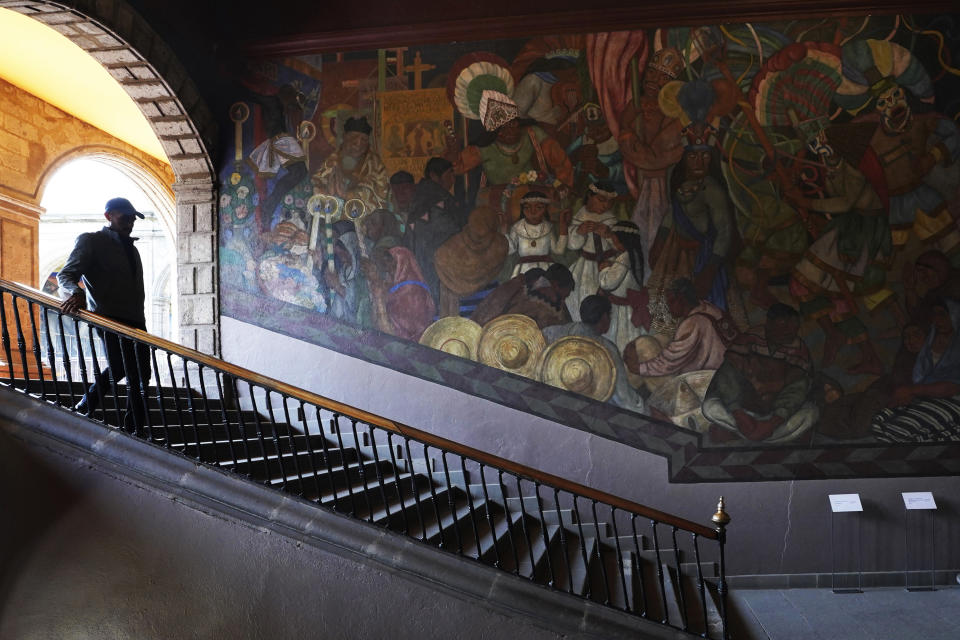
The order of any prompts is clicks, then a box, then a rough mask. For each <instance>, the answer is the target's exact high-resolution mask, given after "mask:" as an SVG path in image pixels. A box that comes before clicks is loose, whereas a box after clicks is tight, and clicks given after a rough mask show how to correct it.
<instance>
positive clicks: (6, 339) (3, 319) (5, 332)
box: [0, 291, 16, 388]
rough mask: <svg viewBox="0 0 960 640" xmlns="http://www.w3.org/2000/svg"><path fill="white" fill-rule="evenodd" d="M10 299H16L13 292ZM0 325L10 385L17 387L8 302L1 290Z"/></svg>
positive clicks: (0, 340)
mask: <svg viewBox="0 0 960 640" xmlns="http://www.w3.org/2000/svg"><path fill="white" fill-rule="evenodd" d="M10 299H11V300H14V297H13V294H12V293H11V294H10ZM14 304H16V302H14ZM0 325H3V327H2V329H0V342H3V353H4V355H5V356H6V358H7V369H8V370H9V372H10V386H11V387H14V388H16V385H14V384H13V357H12V356H11V355H10V330H9V327H8V326H7V303H6V300H5V299H4V292H3V291H0Z"/></svg>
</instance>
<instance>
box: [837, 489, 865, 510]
mask: <svg viewBox="0 0 960 640" xmlns="http://www.w3.org/2000/svg"><path fill="white" fill-rule="evenodd" d="M830 510H831V511H833V512H834V513H843V512H845V511H863V505H862V504H860V494H859V493H835V494H832V495H830Z"/></svg>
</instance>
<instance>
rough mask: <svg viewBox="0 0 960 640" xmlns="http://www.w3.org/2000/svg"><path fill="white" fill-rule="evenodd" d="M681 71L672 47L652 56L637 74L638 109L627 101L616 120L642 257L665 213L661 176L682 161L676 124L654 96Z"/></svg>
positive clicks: (664, 186)
mask: <svg viewBox="0 0 960 640" xmlns="http://www.w3.org/2000/svg"><path fill="white" fill-rule="evenodd" d="M684 66H685V64H684V60H683V55H682V54H681V53H680V52H679V51H678V50H676V49H674V48H672V47H665V48H663V49H660V50H659V51H657V52H655V53H654V54H653V56H651V58H650V61H649V62H648V63H647V68H646V69H645V70H644V73H643V80H642V82H641V88H642V92H641V94H640V102H639V104H634V103H633V102H632V101H631V102H630V103H629V104H628V105H627V108H626V109H624V111H623V114H622V115H621V117H620V135H619V139H618V142H619V145H620V151H621V153H622V154H623V158H624V160H625V161H626V162H629V163H630V164H632V165H633V166H634V167H636V169H637V183H638V184H637V204H636V207H635V208H634V211H633V221H634V222H635V223H636V224H637V226H638V227H639V228H640V237H641V238H643V250H644V253H645V254H646V255H647V256H648V257H649V256H650V248H651V245H652V244H653V241H654V239H655V238H656V236H657V231H658V230H659V229H660V224H661V222H662V221H663V219H664V216H666V215H667V212H668V211H669V210H670V197H669V195H668V192H667V173H668V172H669V170H670V167H672V166H673V165H675V164H676V163H677V162H679V161H680V158H681V157H682V156H683V145H682V143H681V140H680V130H681V129H682V126H681V124H680V121H679V120H678V119H677V118H673V117H669V116H666V115H664V113H663V111H662V110H661V109H660V104H659V100H658V96H659V94H660V89H662V88H663V86H664V85H666V84H667V83H668V82H670V81H671V80H676V79H677V78H678V77H679V76H680V73H681V72H682V71H683V69H684Z"/></svg>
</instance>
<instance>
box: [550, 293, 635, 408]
mask: <svg viewBox="0 0 960 640" xmlns="http://www.w3.org/2000/svg"><path fill="white" fill-rule="evenodd" d="M610 310H611V305H610V301H609V300H607V299H606V298H605V297H603V296H599V295H591V296H587V297H586V298H584V299H583V301H582V302H581V303H580V308H579V309H577V317H578V318H580V320H577V321H575V322H570V323H568V324H561V325H555V326H552V327H547V328H545V329H544V330H543V337H544V338H546V339H547V344H553V343H554V342H556V341H557V340H559V339H560V338H563V337H566V336H583V337H587V338H592V339H593V340H596V341H598V342H599V343H600V344H601V345H602V346H603V348H604V350H606V352H607V353H608V354H609V355H610V358H611V359H612V360H613V364H614V368H615V369H616V383H615V387H614V392H613V396H612V397H611V398H610V402H612V403H613V404H615V405H617V406H618V407H623V408H624V409H630V410H631V411H641V412H642V411H643V410H644V402H643V398H642V397H641V396H640V392H639V391H637V390H636V389H634V388H633V387H632V386H630V379H629V378H628V377H627V369H626V367H625V366H624V364H623V357H622V356H621V355H620V350H619V349H617V345H615V344H613V343H612V342H611V341H610V340H608V339H607V338H605V337H604V334H605V333H607V331H608V330H609V329H610Z"/></svg>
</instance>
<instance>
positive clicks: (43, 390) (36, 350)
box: [27, 300, 47, 400]
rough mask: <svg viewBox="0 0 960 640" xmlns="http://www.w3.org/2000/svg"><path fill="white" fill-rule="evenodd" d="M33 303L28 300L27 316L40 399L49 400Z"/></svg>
mask: <svg viewBox="0 0 960 640" xmlns="http://www.w3.org/2000/svg"><path fill="white" fill-rule="evenodd" d="M34 313H35V311H34V308H33V302H32V301H30V300H27V314H28V315H29V316H30V332H31V335H32V337H33V359H34V361H35V362H36V365H37V375H38V376H40V397H41V398H42V399H43V400H46V399H47V381H46V380H45V379H44V375H43V364H42V363H41V360H40V338H39V337H38V336H37V321H36V318H35V317H34Z"/></svg>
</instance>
